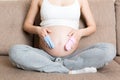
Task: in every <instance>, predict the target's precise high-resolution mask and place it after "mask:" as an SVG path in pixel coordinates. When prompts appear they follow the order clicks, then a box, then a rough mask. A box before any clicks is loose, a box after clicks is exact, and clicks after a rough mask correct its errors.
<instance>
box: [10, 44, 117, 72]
mask: <svg viewBox="0 0 120 80" xmlns="http://www.w3.org/2000/svg"><path fill="white" fill-rule="evenodd" d="M115 56H116V48H115V46H113V45H112V44H110V43H97V44H94V45H92V46H89V47H87V48H85V49H83V50H76V51H75V52H74V53H73V54H71V55H69V56H66V57H54V56H51V55H49V54H48V53H47V52H45V51H43V50H41V49H37V48H33V47H30V46H28V45H14V46H13V47H11V48H10V50H9V58H10V60H11V62H12V63H13V64H15V65H16V66H17V67H18V68H22V69H25V70H35V71H40V72H60V73H68V72H69V71H70V70H77V69H82V68H85V67H95V68H101V67H103V66H104V65H105V64H106V63H108V62H110V61H112V60H113V58H114V57H115Z"/></svg>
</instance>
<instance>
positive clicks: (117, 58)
mask: <svg viewBox="0 0 120 80" xmlns="http://www.w3.org/2000/svg"><path fill="white" fill-rule="evenodd" d="M115 61H116V62H117V63H119V64H120V56H117V57H116V58H115Z"/></svg>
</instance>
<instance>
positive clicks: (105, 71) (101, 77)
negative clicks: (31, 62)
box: [0, 56, 120, 80]
mask: <svg viewBox="0 0 120 80" xmlns="http://www.w3.org/2000/svg"><path fill="white" fill-rule="evenodd" d="M119 76H120V66H119V65H118V64H117V63H116V62H115V61H112V62H111V63H109V64H108V65H107V66H105V67H104V68H102V69H100V70H99V71H98V72H97V73H88V74H78V75H69V74H59V73H41V72H34V71H24V70H21V69H18V68H16V67H14V66H13V65H12V64H11V63H10V61H9V59H8V56H0V80H119V79H120V78H119Z"/></svg>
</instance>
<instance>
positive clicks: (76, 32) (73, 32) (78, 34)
mask: <svg viewBox="0 0 120 80" xmlns="http://www.w3.org/2000/svg"><path fill="white" fill-rule="evenodd" d="M68 36H69V37H70V38H71V37H73V38H74V39H75V40H76V41H79V40H80V39H81V37H82V31H81V30H80V29H79V30H75V29H72V30H71V31H70V33H69V34H68Z"/></svg>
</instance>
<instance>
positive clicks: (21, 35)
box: [0, 0, 32, 55]
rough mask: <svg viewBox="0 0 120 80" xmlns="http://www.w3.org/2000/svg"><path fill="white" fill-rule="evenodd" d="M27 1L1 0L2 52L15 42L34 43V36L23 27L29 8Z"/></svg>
mask: <svg viewBox="0 0 120 80" xmlns="http://www.w3.org/2000/svg"><path fill="white" fill-rule="evenodd" d="M28 5H29V4H28V3H27V2H26V1H14V0H13V1H0V54H4V55H5V54H8V49H9V48H10V47H11V46H12V45H15V44H28V45H32V43H31V42H32V36H31V35H28V34H27V33H25V32H24V31H23V29H22V27H23V21H24V18H25V15H26V12H27V10H28Z"/></svg>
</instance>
